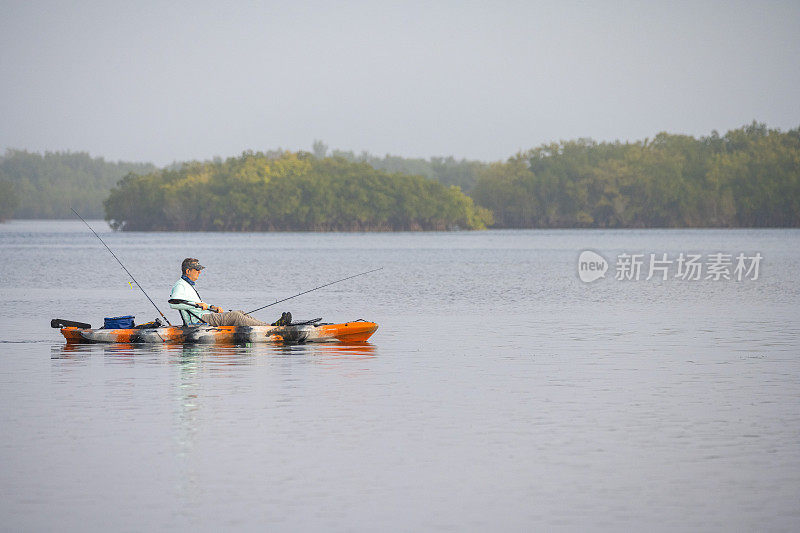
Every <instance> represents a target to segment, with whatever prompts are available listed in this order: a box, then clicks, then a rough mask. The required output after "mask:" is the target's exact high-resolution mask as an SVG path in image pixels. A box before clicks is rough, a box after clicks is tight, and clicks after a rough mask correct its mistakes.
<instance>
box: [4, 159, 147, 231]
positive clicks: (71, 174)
mask: <svg viewBox="0 0 800 533" xmlns="http://www.w3.org/2000/svg"><path fill="white" fill-rule="evenodd" d="M155 168H156V167H154V166H153V165H151V164H147V163H123V162H117V163H112V162H109V161H105V160H104V159H103V158H102V157H97V158H92V157H91V156H89V154H87V153H85V152H45V154H44V155H42V154H37V153H31V152H27V151H24V150H7V151H6V153H5V155H4V156H1V157H0V219H3V218H11V215H12V214H13V216H14V218H72V217H74V215H73V214H72V211H70V207H72V208H74V209H76V210H77V211H78V212H79V213H80V214H81V215H83V216H84V217H89V218H102V216H103V200H105V199H106V198H107V197H108V193H109V191H110V190H111V188H112V187H113V186H114V185H115V184H116V183H117V181H119V179H120V178H122V177H123V176H124V175H126V174H128V173H130V172H141V173H144V172H152V171H153V170H155Z"/></svg>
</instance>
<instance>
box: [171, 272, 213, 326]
mask: <svg viewBox="0 0 800 533" xmlns="http://www.w3.org/2000/svg"><path fill="white" fill-rule="evenodd" d="M169 299H170V300H186V301H187V302H201V301H202V300H200V295H199V294H197V291H196V290H195V289H194V287H192V286H191V285H190V284H189V283H187V282H186V280H184V279H183V278H181V279H179V280H178V281H176V282H175V285H173V286H172V292H170V293H169ZM169 306H170V307H171V308H173V309H177V310H178V311H179V312H180V314H181V318H183V321H184V322H185V323H186V325H192V326H193V325H196V324H203V323H204V322H203V321H202V320H200V317H201V316H203V315H205V314H207V313H210V312H211V311H209V310H208V309H199V308H197V307H192V306H191V305H187V304H169Z"/></svg>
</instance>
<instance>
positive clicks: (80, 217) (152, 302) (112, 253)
mask: <svg viewBox="0 0 800 533" xmlns="http://www.w3.org/2000/svg"><path fill="white" fill-rule="evenodd" d="M70 209H72V208H71V207H70ZM72 212H73V213H75V216H77V217H78V218H79V219H81V220H83V217H82V216H80V215H79V214H78V212H77V211H75V210H74V209H72ZM83 223H84V224H86V227H87V228H89V229H90V230H91V231H92V233H94V236H95V237H97V238H98V239H100V242H102V243H103V246H105V247H106V250H108V251H109V252H111V255H113V256H114V259H116V260H117V263H119V266H121V267H122V268H123V270H125V272H127V273H128V275H129V276H130V277H131V279H132V280H133V282H134V283H135V284H136V286H137V287H139V289H141V291H142V293H144V295H145V296H147V299H148V300H150V303H151V304H153V307H155V308H156V311H158V314H159V315H161V318H163V319H164V320H166V321H167V324H168V325H169V326H170V327H172V324H171V323H170V321H169V319H168V318H167V317H166V316H164V313H162V312H161V309H159V308H158V306H157V305H156V303H155V302H154V301H153V299H152V298H150V296H148V295H147V293H146V292H145V290H144V289H143V288H142V286H141V285H139V282H138V281H136V278H134V277H133V274H131V273H130V271H129V270H128V269H127V268H125V265H123V264H122V261H120V260H119V257H117V255H116V254H115V253H114V252H112V251H111V248H109V247H108V245H107V244H106V241H104V240H103V239H101V238H100V235H98V234H97V232H96V231H95V230H93V229H92V227H91V226H90V225H89V223H88V222H86V221H85V220H83Z"/></svg>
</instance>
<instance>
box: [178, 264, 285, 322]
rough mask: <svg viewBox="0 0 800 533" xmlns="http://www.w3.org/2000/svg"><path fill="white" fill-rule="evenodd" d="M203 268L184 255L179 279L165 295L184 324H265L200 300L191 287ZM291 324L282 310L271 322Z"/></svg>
mask: <svg viewBox="0 0 800 533" xmlns="http://www.w3.org/2000/svg"><path fill="white" fill-rule="evenodd" d="M204 268H205V267H204V266H203V265H201V264H200V262H199V261H198V260H197V259H195V258H194V257H187V258H186V259H184V260H183V262H182V263H181V279H179V280H178V281H177V282H176V283H175V285H174V286H173V287H172V292H171V293H170V295H169V300H170V304H169V306H170V307H171V308H173V309H177V310H178V311H179V312H180V314H181V318H183V322H184V323H185V324H186V325H187V326H196V325H198V324H203V323H205V324H209V325H211V326H269V325H270V324H267V323H266V322H262V321H260V320H257V319H255V318H253V317H251V316H250V315H248V314H246V313H245V312H244V311H227V312H225V311H223V310H222V309H221V308H219V307H217V306H215V305H209V304H207V303H205V302H203V300H202V298H200V294H199V293H198V292H197V289H195V283H196V282H197V278H199V277H200V271H201V270H203V269H204ZM174 300H184V301H187V302H192V303H194V304H196V306H195V305H189V304H183V303H172V302H173V301H174ZM198 307H199V308H198ZM291 323H292V314H291V313H283V315H281V318H280V319H279V320H278V321H277V322H275V323H273V324H272V325H273V326H288V325H289V324H291Z"/></svg>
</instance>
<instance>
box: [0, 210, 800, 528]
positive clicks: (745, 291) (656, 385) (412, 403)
mask: <svg viewBox="0 0 800 533" xmlns="http://www.w3.org/2000/svg"><path fill="white" fill-rule="evenodd" d="M91 223H92V225H93V227H94V228H95V229H96V230H98V232H100V234H101V235H102V236H103V238H104V239H105V240H106V242H107V243H108V244H109V246H111V248H112V249H113V250H115V252H116V253H117V255H118V256H119V257H120V259H121V260H122V261H123V262H124V263H125V265H126V266H127V267H128V268H129V270H131V272H132V273H133V274H134V275H135V276H136V277H137V279H138V280H139V282H140V283H141V284H142V286H144V287H145V288H146V289H147V290H148V292H149V293H150V295H151V296H152V297H153V299H154V300H155V301H156V303H158V304H159V306H162V310H164V311H165V312H166V313H167V316H168V317H170V319H171V320H173V321H177V320H179V318H178V315H177V312H174V311H171V310H170V311H167V310H166V308H167V305H166V299H167V297H168V293H169V290H170V288H171V286H172V284H173V283H174V281H175V280H176V279H177V277H178V275H179V265H180V261H181V260H182V259H183V258H184V257H187V256H192V257H198V258H200V260H201V262H202V263H203V264H204V265H206V266H207V267H208V268H207V269H206V270H205V271H204V272H203V274H202V276H201V279H200V281H199V284H198V288H199V290H200V293H201V294H202V295H203V297H204V298H205V300H207V301H209V302H211V303H214V304H218V305H221V306H224V307H225V308H233V309H244V310H249V309H252V308H255V307H259V306H261V305H264V304H266V303H269V302H272V301H275V300H276V299H279V298H282V297H285V296H289V295H291V294H294V293H297V292H301V291H303V290H306V289H309V288H311V287H314V286H317V285H320V284H322V283H325V282H327V281H331V280H334V279H338V278H342V277H345V276H348V275H351V274H354V273H357V272H361V271H365V270H369V269H371V268H377V267H383V270H382V271H380V272H376V273H374V274H370V275H368V276H364V277H361V278H357V279H354V280H350V281H347V282H344V283H341V284H338V285H334V286H332V287H328V288H325V289H322V290H320V291H316V292H314V293H311V294H307V295H304V296H302V297H300V298H297V299H295V300H292V301H290V302H286V303H285V304H281V305H279V306H277V307H273V308H269V309H267V310H265V311H263V312H260V313H258V315H257V316H260V317H261V318H263V319H264V320H274V318H275V317H277V316H280V312H281V311H284V310H288V311H291V312H292V313H293V315H294V316H295V317H298V318H304V317H308V318H311V317H317V316H321V317H324V318H325V319H326V320H328V321H346V320H353V319H356V318H365V319H368V320H373V321H376V322H378V323H379V324H380V326H381V327H380V329H379V330H378V332H377V333H376V334H375V336H374V337H373V338H372V339H371V342H370V343H369V344H366V345H362V346H346V345H345V346H342V345H305V346H273V345H260V346H223V347H208V346H203V347H182V346H144V347H134V346H127V345H109V346H103V345H87V346H77V347H70V346H66V345H65V344H64V342H63V339H62V338H61V337H60V335H59V333H58V331H57V330H51V329H50V328H49V321H50V319H51V318H56V317H59V318H67V319H74V320H81V321H88V322H91V323H92V324H94V325H99V324H101V323H102V319H103V317H105V316H115V315H121V314H134V315H136V317H137V321H139V322H144V321H148V320H152V319H153V318H155V317H156V316H157V312H156V310H155V309H153V308H152V306H151V305H150V303H149V302H148V301H147V300H146V298H144V296H143V295H142V294H141V293H140V292H139V291H138V290H135V289H133V288H131V286H130V285H129V284H128V281H129V280H128V278H127V276H126V274H125V273H124V271H123V270H122V269H121V268H120V267H119V265H117V263H116V262H115V261H114V259H113V258H112V257H111V255H110V254H109V253H108V252H107V251H106V250H105V249H104V248H103V247H102V245H101V244H100V243H99V241H97V239H96V238H95V237H94V236H93V235H92V234H91V233H90V232H89V231H88V230H87V229H86V228H85V226H82V224H81V223H80V222H79V221H78V222H73V221H13V222H10V223H6V224H3V225H0V295H1V296H2V302H3V306H2V308H1V309H0V427H2V438H0V468H1V469H2V472H3V476H2V479H3V480H2V482H1V483H0V517H2V520H3V524H4V527H5V528H8V529H11V530H18V529H31V530H42V529H59V530H86V529H101V528H102V529H136V530H143V529H152V528H159V529H165V528H180V529H186V528H193V529H199V530H218V529H219V528H220V527H239V528H247V529H257V528H258V529H264V528H270V529H272V530H287V529H291V530H320V529H325V530H332V531H353V530H355V531H374V530H378V529H383V530H392V531H410V530H432V531H452V530H458V531H461V530H473V531H478V530H488V529H492V530H494V529H506V530H508V529H510V530H521V529H533V528H537V529H545V528H548V529H552V528H556V529H565V530H580V529H587V528H591V529H608V530H619V529H627V530H630V529H644V528H646V529H648V530H676V529H677V530H717V531H728V530H731V529H733V530H754V529H756V530H792V529H796V528H797V526H798V524H800V506H798V504H797V502H798V501H800V446H798V442H800V387H799V386H798V383H800V357H799V356H800V353H799V352H800V335H799V331H798V329H799V328H798V325H797V316H798V315H797V311H798V308H799V307H798V304H800V292H799V289H798V283H797V279H798V276H800V267H798V265H800V246H798V244H800V232H798V231H796V230H647V231H645V230H642V231H636V230H619V231H602V230H560V231H487V232H450V233H391V234H316V233H273V234H243V233H237V234H226V233H197V234H180V233H155V234H145V233H112V232H110V230H108V228H107V227H106V226H105V225H104V224H103V223H102V222H100V221H92V222H91ZM585 249H591V250H595V251H598V252H600V253H601V254H602V255H604V256H605V257H606V258H607V259H608V260H609V261H611V262H612V265H611V269H610V270H609V272H608V273H607V276H606V278H605V279H601V280H598V281H596V282H594V283H591V284H586V283H583V282H581V281H580V280H579V279H578V276H577V258H578V255H579V254H580V252H581V251H582V250H585ZM720 251H722V252H726V253H731V254H736V253H739V252H744V253H747V254H752V253H754V252H760V253H761V254H762V255H763V256H764V261H763V263H762V265H761V269H760V273H759V279H758V280H744V281H742V282H735V281H711V280H701V281H681V280H675V279H669V280H667V281H662V280H657V279H652V280H650V281H644V280H640V281H629V282H624V281H617V280H615V279H614V271H613V270H614V265H613V260H614V258H615V257H616V256H617V255H618V254H620V253H622V252H627V253H645V254H647V253H657V254H661V253H669V254H678V253H680V252H684V253H688V252H695V253H702V254H710V253H715V252H720Z"/></svg>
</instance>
